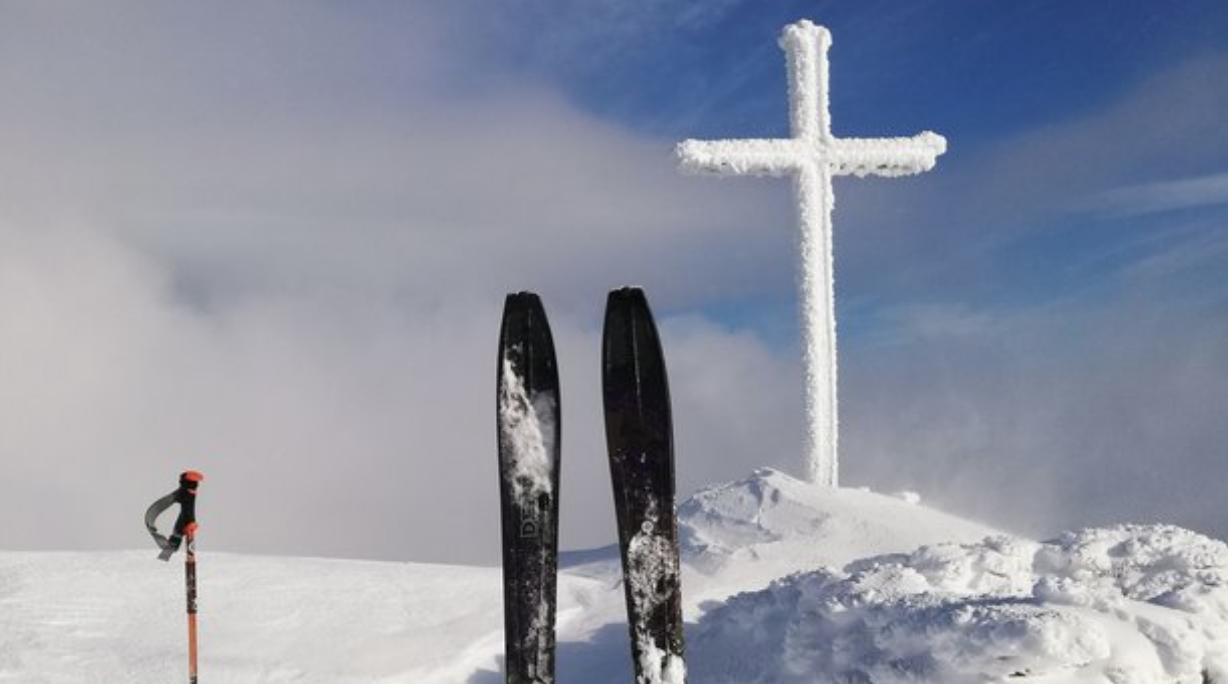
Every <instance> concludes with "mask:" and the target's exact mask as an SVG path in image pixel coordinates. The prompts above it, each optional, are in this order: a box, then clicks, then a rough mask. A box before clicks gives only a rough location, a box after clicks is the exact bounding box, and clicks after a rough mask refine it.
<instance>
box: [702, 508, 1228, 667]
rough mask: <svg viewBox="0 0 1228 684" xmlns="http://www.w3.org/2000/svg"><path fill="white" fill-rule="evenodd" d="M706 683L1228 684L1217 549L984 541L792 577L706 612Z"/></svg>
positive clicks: (1178, 534)
mask: <svg viewBox="0 0 1228 684" xmlns="http://www.w3.org/2000/svg"><path fill="white" fill-rule="evenodd" d="M692 635H693V636H692V639H691V642H690V654H691V668H692V672H693V673H694V676H695V681H702V682H704V683H705V684H724V683H728V684H733V683H735V682H736V683H738V684H757V683H761V684H767V683H769V682H770V683H771V684H795V683H796V684H801V683H802V682H806V683H807V684H816V683H821V682H832V683H836V682H839V683H842V684H843V683H847V682H859V683H864V684H903V683H905V682H908V683H909V684H917V683H919V682H934V683H935V684H937V683H942V684H982V683H984V682H999V681H1002V682H1004V681H1032V680H1035V681H1043V682H1046V683H1051V682H1071V683H1075V682H1109V683H1112V684H1163V683H1173V684H1187V683H1188V684H1203V683H1204V682H1222V681H1226V680H1228V546H1226V545H1225V544H1224V543H1222V542H1219V541H1215V540H1212V539H1208V538H1206V537H1203V536H1201V535H1198V534H1196V533H1194V532H1190V531H1188V530H1184V529H1181V528H1177V527H1171V526H1163V525H1157V526H1135V525H1128V526H1120V527H1111V528H1104V529H1088V530H1084V531H1081V532H1072V533H1067V534H1064V535H1062V536H1061V537H1058V538H1057V539H1054V540H1051V541H1048V542H1044V543H1036V542H1029V541H1024V540H1019V539H1015V538H1010V537H1004V536H1003V537H991V538H988V539H986V540H984V541H982V542H980V543H977V544H962V545H961V544H939V545H933V546H925V547H922V548H920V549H919V550H917V551H914V552H912V553H910V554H906V555H903V554H897V555H890V556H883V557H879V558H871V559H866V560H862V561H858V562H855V563H852V564H849V565H847V566H846V567H844V568H843V569H842V570H839V571H837V570H832V569H823V570H817V571H813V572H808V573H800V574H796V575H793V576H791V577H788V578H785V579H781V580H778V581H777V582H774V583H773V584H772V585H771V586H770V587H769V588H767V589H765V590H762V591H758V592H752V593H746V594H742V595H740V596H737V597H735V598H733V599H731V600H730V601H729V602H727V603H726V604H725V605H724V606H721V607H719V608H716V609H714V610H712V611H710V612H708V613H707V614H706V615H705V616H704V617H703V618H702V619H701V620H700V622H699V624H698V626H697V627H696V628H695V629H694V630H693V631H692Z"/></svg>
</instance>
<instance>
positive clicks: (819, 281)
mask: <svg viewBox="0 0 1228 684" xmlns="http://www.w3.org/2000/svg"><path fill="white" fill-rule="evenodd" d="M780 47H781V49H783V50H784V51H785V57H786V61H787V63H788V70H789V104H790V107H789V125H790V129H791V132H792V137H790V138H786V139H758V140H753V139H752V140H714V141H701V140H687V141H685V142H683V143H681V144H679V145H678V149H677V153H678V157H679V159H680V161H681V166H682V169H683V170H684V171H686V172H690V173H711V174H716V175H722V176H724V175H748V174H749V175H757V176H792V177H793V187H794V188H795V192H796V195H797V201H798V214H799V221H800V223H801V265H802V266H801V312H802V346H803V349H804V354H805V357H804V364H805V369H806V417H807V422H808V431H807V477H808V478H809V479H810V480H811V481H812V482H816V483H819V484H824V485H828V486H831V487H835V486H837V484H838V477H837V468H838V465H839V461H838V457H837V451H836V446H837V442H838V432H837V428H838V421H837V412H836V316H835V288H834V284H833V283H834V281H833V273H832V244H831V212H832V206H833V203H834V198H833V196H832V187H831V179H832V176H836V175H854V176H858V177H864V176H869V175H875V176H908V175H913V174H917V173H922V172H924V171H928V170H930V169H932V168H933V167H934V163H935V161H936V160H937V157H938V155H940V154H942V153H943V152H945V151H946V148H947V141H946V139H945V138H943V137H942V136H940V135H938V134H936V133H932V132H929V131H926V132H924V133H920V134H918V135H915V136H913V137H911V138H836V137H834V136H832V134H831V120H830V116H829V112H828V95H827V87H828V86H827V76H828V68H827V49H828V48H829V47H831V34H830V33H828V31H827V29H825V28H823V27H822V26H817V25H815V24H813V23H811V22H809V21H804V20H803V21H800V22H798V23H796V24H791V25H789V26H786V27H785V29H784V32H783V33H782V34H781V37H780Z"/></svg>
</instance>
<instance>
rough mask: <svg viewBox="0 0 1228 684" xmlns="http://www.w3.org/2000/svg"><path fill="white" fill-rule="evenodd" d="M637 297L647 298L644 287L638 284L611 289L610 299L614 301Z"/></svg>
mask: <svg viewBox="0 0 1228 684" xmlns="http://www.w3.org/2000/svg"><path fill="white" fill-rule="evenodd" d="M635 299H643V300H646V299H647V297H645V296H644V288H642V287H639V286H637V285H626V286H624V287H619V288H615V289H613V290H610V297H609V300H608V301H610V302H614V301H616V300H618V301H622V300H635Z"/></svg>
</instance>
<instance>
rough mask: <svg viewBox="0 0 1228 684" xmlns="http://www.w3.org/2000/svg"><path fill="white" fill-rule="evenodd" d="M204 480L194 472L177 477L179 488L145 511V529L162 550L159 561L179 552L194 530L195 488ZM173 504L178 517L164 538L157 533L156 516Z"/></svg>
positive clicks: (190, 471)
mask: <svg viewBox="0 0 1228 684" xmlns="http://www.w3.org/2000/svg"><path fill="white" fill-rule="evenodd" d="M204 479H205V477H204V476H203V475H201V474H200V473H198V472H196V471H194V470H189V471H187V472H185V473H183V474H182V475H180V476H179V488H178V489H176V490H175V491H173V492H171V493H170V494H167V495H166V496H164V497H162V498H160V499H158V500H157V501H155V502H153V503H152V504H150V506H149V508H148V509H147V510H146V511H145V529H147V530H149V534H150V536H152V537H153V539H154V543H156V544H157V545H158V548H159V549H161V550H162V552H161V553H159V554H158V559H159V560H164V561H167V560H170V558H171V556H172V555H174V553H175V552H176V551H178V550H179V546H180V545H181V544H182V543H183V538H184V536H186V535H187V534H188V532H191V531H194V530H195V529H196V487H197V485H199V484H200V482H201V480H204ZM175 504H179V517H178V518H176V519H175V526H174V527H173V528H172V529H171V534H170V536H169V537H166V536H163V535H162V534H160V533H159V532H158V525H157V520H158V516H160V515H162V513H164V512H165V511H166V509H168V508H170V507H171V506H173V505H175Z"/></svg>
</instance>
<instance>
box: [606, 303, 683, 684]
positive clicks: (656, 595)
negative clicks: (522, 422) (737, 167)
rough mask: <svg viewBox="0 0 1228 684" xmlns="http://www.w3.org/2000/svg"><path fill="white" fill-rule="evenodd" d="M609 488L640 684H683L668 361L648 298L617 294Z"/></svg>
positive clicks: (609, 364)
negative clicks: (610, 484) (610, 487)
mask: <svg viewBox="0 0 1228 684" xmlns="http://www.w3.org/2000/svg"><path fill="white" fill-rule="evenodd" d="M602 387H603V393H604V400H605V426H606V443H607V446H608V448H609V458H610V478H611V481H612V484H613V487H614V506H615V509H616V514H617V519H618V541H619V548H620V549H621V552H622V563H623V576H624V588H625V591H626V599H627V619H628V623H629V626H630V632H631V651H632V657H633V659H634V662H635V679H636V682H637V684H682V682H684V681H685V677H686V665H685V661H684V659H683V650H684V649H683V632H682V624H683V623H682V591H681V582H680V579H679V569H678V568H679V564H678V528H677V522H676V521H675V519H674V489H675V487H674V444H673V426H672V419H671V415H670V399H669V382H668V379H667V377H666V372H665V358H664V355H663V354H662V352H661V342H660V338H659V337H658V335H657V329H656V324H655V323H654V322H653V318H652V312H651V310H650V309H649V308H648V301H647V299H646V298H645V297H644V293H643V291H642V290H639V289H638V288H623V289H620V290H615V291H613V292H611V293H610V296H609V300H608V302H607V305H606V317H605V332H604V342H603V346H602Z"/></svg>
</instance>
